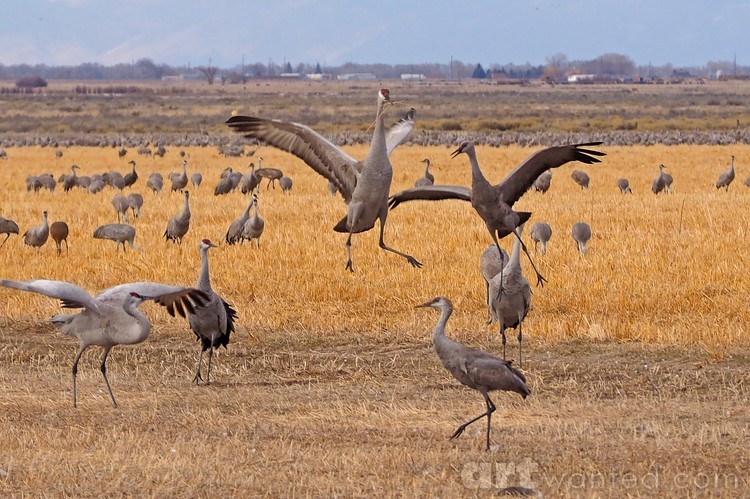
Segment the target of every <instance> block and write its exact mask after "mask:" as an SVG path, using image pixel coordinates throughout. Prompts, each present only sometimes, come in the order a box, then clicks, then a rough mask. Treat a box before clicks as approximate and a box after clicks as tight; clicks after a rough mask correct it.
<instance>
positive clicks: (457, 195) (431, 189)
mask: <svg viewBox="0 0 750 499" xmlns="http://www.w3.org/2000/svg"><path fill="white" fill-rule="evenodd" d="M442 199H461V200H463V201H471V189H469V188H468V187H464V186H461V185H426V186H424V187H414V188H412V189H406V190H403V191H401V192H397V193H396V194H394V195H393V196H391V197H390V199H389V201H388V206H390V209H394V208H395V207H396V206H398V205H399V204H401V203H405V202H406V201H415V200H423V201H439V200H442Z"/></svg>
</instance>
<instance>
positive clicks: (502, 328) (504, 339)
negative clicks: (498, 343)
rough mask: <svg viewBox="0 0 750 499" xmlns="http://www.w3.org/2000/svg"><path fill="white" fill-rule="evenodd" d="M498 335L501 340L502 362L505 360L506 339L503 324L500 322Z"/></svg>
mask: <svg viewBox="0 0 750 499" xmlns="http://www.w3.org/2000/svg"><path fill="white" fill-rule="evenodd" d="M500 335H501V337H502V339H503V360H505V358H506V357H505V343H506V338H505V322H501V323H500Z"/></svg>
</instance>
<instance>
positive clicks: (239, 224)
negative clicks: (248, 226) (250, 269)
mask: <svg viewBox="0 0 750 499" xmlns="http://www.w3.org/2000/svg"><path fill="white" fill-rule="evenodd" d="M253 206H255V195H253V197H252V199H251V200H250V203H248V205H247V208H245V211H243V212H242V215H240V217H239V218H237V219H235V220H233V221H232V223H231V224H229V229H228V230H227V233H226V234H225V235H224V240H225V241H226V242H227V244H234V243H238V242H240V241H242V239H243V238H242V231H243V229H244V228H245V222H247V221H248V219H249V218H250V210H251V209H252V207H253Z"/></svg>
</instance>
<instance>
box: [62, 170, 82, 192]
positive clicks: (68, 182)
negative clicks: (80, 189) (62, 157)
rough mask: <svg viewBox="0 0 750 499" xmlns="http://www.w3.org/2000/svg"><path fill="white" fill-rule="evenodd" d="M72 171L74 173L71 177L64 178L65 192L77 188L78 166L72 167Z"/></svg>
mask: <svg viewBox="0 0 750 499" xmlns="http://www.w3.org/2000/svg"><path fill="white" fill-rule="evenodd" d="M70 170H71V171H72V172H73V173H72V174H70V175H66V176H65V178H63V181H62V184H63V190H64V191H65V192H68V191H69V190H71V189H72V188H73V187H75V186H76V170H78V165H72V166H71V167H70Z"/></svg>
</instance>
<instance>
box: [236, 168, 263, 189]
mask: <svg viewBox="0 0 750 499" xmlns="http://www.w3.org/2000/svg"><path fill="white" fill-rule="evenodd" d="M259 183H260V178H258V176H257V175H256V174H255V163H250V173H247V174H245V175H243V176H242V179H241V180H240V191H241V192H242V194H250V193H251V192H253V191H254V190H255V188H256V187H258V184H259Z"/></svg>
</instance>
